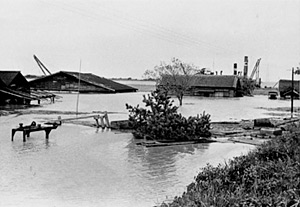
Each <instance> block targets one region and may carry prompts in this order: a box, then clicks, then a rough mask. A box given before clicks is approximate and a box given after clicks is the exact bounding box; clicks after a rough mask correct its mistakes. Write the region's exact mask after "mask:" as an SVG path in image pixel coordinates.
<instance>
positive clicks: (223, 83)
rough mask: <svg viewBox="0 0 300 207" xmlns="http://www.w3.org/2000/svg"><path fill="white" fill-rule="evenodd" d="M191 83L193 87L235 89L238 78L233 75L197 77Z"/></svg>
mask: <svg viewBox="0 0 300 207" xmlns="http://www.w3.org/2000/svg"><path fill="white" fill-rule="evenodd" d="M193 81H194V84H193V86H195V87H209V88H236V87H237V83H238V81H239V78H238V77H237V76H235V75H197V76H194V80H193Z"/></svg>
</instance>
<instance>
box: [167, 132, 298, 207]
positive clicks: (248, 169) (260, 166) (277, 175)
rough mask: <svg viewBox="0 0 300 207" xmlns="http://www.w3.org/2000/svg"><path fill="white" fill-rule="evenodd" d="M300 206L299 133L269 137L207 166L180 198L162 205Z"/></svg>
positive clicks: (215, 206)
mask: <svg viewBox="0 0 300 207" xmlns="http://www.w3.org/2000/svg"><path fill="white" fill-rule="evenodd" d="M178 206H189V207H194V206H203V207H204V206H207V207H210V206H214V207H218V206H222V207H224V206H239V207H242V206H280V207H281V206H289V207H299V206H300V135H299V134H295V133H294V134H289V135H284V136H281V137H278V138H276V139H274V140H271V141H269V142H267V143H265V144H263V145H262V146H260V147H258V148H257V149H255V150H253V151H251V152H250V153H249V154H248V155H243V156H240V157H236V158H234V159H232V160H230V161H229V162H228V163H225V165H219V166H217V167H212V166H211V165H207V166H206V167H204V168H203V170H202V171H201V172H200V173H199V174H198V175H197V176H196V177H195V181H194V182H193V183H191V184H190V185H189V186H188V187H187V192H184V193H183V195H182V196H181V197H175V198H174V200H173V202H172V203H168V204H167V203H163V204H161V207H178Z"/></svg>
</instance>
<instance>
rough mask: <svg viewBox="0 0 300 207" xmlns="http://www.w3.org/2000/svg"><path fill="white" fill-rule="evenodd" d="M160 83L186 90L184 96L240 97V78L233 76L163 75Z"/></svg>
mask: <svg viewBox="0 0 300 207" xmlns="http://www.w3.org/2000/svg"><path fill="white" fill-rule="evenodd" d="M161 83H163V84H167V85H168V86H169V87H172V85H173V86H175V85H177V86H182V87H183V88H187V91H186V93H185V94H186V95H192V96H204V97H239V96H242V81H241V77H239V76H235V75H201V74H197V75H195V76H183V75H175V76H171V75H164V76H163V77H162V81H161Z"/></svg>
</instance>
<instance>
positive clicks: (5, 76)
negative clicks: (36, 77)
mask: <svg viewBox="0 0 300 207" xmlns="http://www.w3.org/2000/svg"><path fill="white" fill-rule="evenodd" d="M19 73H21V72H20V71H3V70H0V79H1V80H2V82H3V83H5V85H6V86H9V85H10V84H11V83H12V81H13V80H14V79H15V78H16V76H17V75H18V74H19ZM0 85H1V83H0Z"/></svg>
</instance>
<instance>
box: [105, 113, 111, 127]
mask: <svg viewBox="0 0 300 207" xmlns="http://www.w3.org/2000/svg"><path fill="white" fill-rule="evenodd" d="M104 117H105V122H106V126H107V127H108V128H110V123H109V119H108V114H107V112H106V111H105V113H104Z"/></svg>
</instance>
